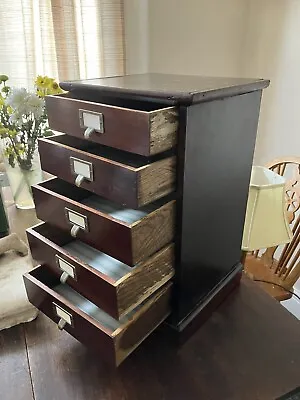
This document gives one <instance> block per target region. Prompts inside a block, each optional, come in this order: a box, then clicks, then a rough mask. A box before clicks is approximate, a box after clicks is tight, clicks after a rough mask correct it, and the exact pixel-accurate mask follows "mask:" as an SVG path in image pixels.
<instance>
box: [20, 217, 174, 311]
mask: <svg viewBox="0 0 300 400" xmlns="http://www.w3.org/2000/svg"><path fill="white" fill-rule="evenodd" d="M27 237H28V241H29V246H30V250H31V254H32V257H33V259H34V260H35V261H36V262H37V263H38V264H46V265H47V266H48V267H49V268H50V269H51V270H52V271H53V273H54V274H55V275H56V276H57V277H59V278H60V281H61V283H63V284H68V285H69V286H71V287H72V288H73V289H75V290H76V291H77V292H79V293H81V294H82V295H83V296H84V297H86V298H87V299H89V300H90V301H92V302H93V303H94V304H96V305H97V306H98V307H100V308H102V309H103V310H104V311H105V312H107V313H108V314H109V315H111V316H112V317H114V318H116V319H120V318H121V317H122V316H123V315H125V314H127V313H128V312H129V311H131V310H132V309H133V308H135V307H136V306H137V305H138V304H140V303H141V302H142V301H144V300H145V299H146V298H147V297H148V296H150V295H151V294H152V293H153V292H155V291H156V290H157V289H159V288H160V287H161V286H163V285H164V284H165V283H166V282H168V281H169V280H170V279H171V278H172V277H173V275H174V266H173V259H174V246H173V245H168V246H167V247H165V248H164V249H162V250H160V251H159V252H157V253H155V254H154V255H153V256H152V257H149V258H148V259H147V260H145V261H143V262H142V263H140V264H139V265H138V266H137V267H136V268H133V269H131V268H129V267H128V266H125V265H121V266H118V265H119V264H120V263H119V262H118V261H117V260H115V259H109V260H107V256H105V255H104V254H103V253H101V252H99V251H97V250H94V249H91V248H89V247H88V246H86V245H84V244H83V243H82V242H79V241H76V240H74V239H72V237H71V236H69V235H68V234H66V233H65V232H63V231H60V230H59V229H56V228H54V227H52V226H50V225H48V224H45V223H42V224H39V225H37V226H35V227H33V228H29V229H28V230H27ZM87 255H88V257H89V258H90V259H91V260H92V261H93V259H94V260H96V259H97V260H99V261H98V265H97V264H96V263H95V261H94V265H95V267H97V269H96V268H93V266H90V265H89V264H88V261H89V258H88V257H87ZM101 261H102V264H103V265H101ZM107 262H108V263H109V266H108V267H107V266H106V265H107ZM91 263H92V262H91ZM105 263H106V265H105ZM99 264H100V265H99ZM126 267H127V268H126Z"/></svg>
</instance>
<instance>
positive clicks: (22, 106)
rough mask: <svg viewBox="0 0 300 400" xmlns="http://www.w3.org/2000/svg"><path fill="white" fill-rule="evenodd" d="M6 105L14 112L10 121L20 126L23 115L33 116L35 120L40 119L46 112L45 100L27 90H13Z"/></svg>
mask: <svg viewBox="0 0 300 400" xmlns="http://www.w3.org/2000/svg"><path fill="white" fill-rule="evenodd" d="M6 104H7V105H8V106H10V107H11V108H12V109H13V110H14V113H13V114H12V115H11V118H10V121H11V122H14V123H18V124H19V125H20V124H21V123H22V115H23V116H28V115H30V114H33V116H34V118H36V119H39V118H41V116H42V115H43V111H44V100H43V99H41V98H40V97H38V96H37V95H36V94H34V93H29V92H28V91H27V90H26V89H25V88H21V89H19V88H13V89H11V91H10V94H9V96H8V97H7V99H6Z"/></svg>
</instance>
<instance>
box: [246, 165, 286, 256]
mask: <svg viewBox="0 0 300 400" xmlns="http://www.w3.org/2000/svg"><path fill="white" fill-rule="evenodd" d="M284 186H285V179H284V178H283V177H282V176H280V175H278V174H276V173H275V172H273V171H271V170H269V169H267V168H264V167H259V166H254V167H252V173H251V180H250V189H249V195H248V203H247V211H246V219H245V225H244V233H243V240H242V250H243V251H244V252H248V251H253V250H258V249H263V248H268V247H273V246H277V245H279V244H284V243H288V242H290V241H291V239H292V232H291V230H290V227H289V224H288V221H287V218H286V211H285V210H286V205H285V190H284ZM245 254H246V253H244V256H245Z"/></svg>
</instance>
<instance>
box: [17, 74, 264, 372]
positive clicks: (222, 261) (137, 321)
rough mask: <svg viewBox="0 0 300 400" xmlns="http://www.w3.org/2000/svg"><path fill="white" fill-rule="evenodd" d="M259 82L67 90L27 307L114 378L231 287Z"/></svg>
mask: <svg viewBox="0 0 300 400" xmlns="http://www.w3.org/2000/svg"><path fill="white" fill-rule="evenodd" d="M268 83H269V82H268V81H265V80H247V79H225V78H203V77H189V76H176V75H163V74H142V75H128V76H124V77H114V78H101V79H94V80H85V81H75V82H64V83H62V84H61V86H62V87H63V88H64V89H65V90H67V91H68V93H66V94H63V95H59V96H49V97H48V98H47V100H46V104H47V110H48V114H49V123H50V127H51V128H52V129H53V130H54V131H57V132H59V134H56V135H55V136H52V137H48V138H46V139H41V140H40V141H39V150H40V155H41V163H42V168H43V169H44V170H45V171H47V172H49V173H51V174H53V175H55V176H56V177H54V178H51V179H48V180H47V181H45V182H43V183H40V184H38V185H35V186H34V187H33V195H34V200H35V205H36V211H37V215H38V217H39V218H40V219H41V220H43V221H44V222H42V223H41V224H39V225H37V226H35V227H32V228H30V229H29V230H28V239H29V244H30V248H31V253H32V257H33V259H34V260H35V262H36V263H38V264H39V266H38V267H36V268H35V269H34V270H33V271H31V272H30V273H28V274H26V275H25V276H24V281H25V286H26V289H27V293H28V298H29V300H30V301H31V302H32V303H33V304H34V305H35V306H36V307H38V308H39V309H40V310H41V311H42V312H44V313H45V314H46V315H47V316H48V317H49V318H51V319H52V320H53V321H54V322H56V323H57V324H58V327H59V328H60V329H65V330H67V331H68V332H69V333H70V334H71V335H73V336H74V337H76V338H77V339H78V340H80V341H81V342H82V343H85V344H87V345H90V346H93V347H94V348H95V349H97V350H99V351H100V353H101V354H102V359H104V360H107V361H109V362H111V363H113V364H114V365H119V364H120V362H122V361H123V360H124V359H125V358H126V357H127V356H128V355H129V354H130V353H131V352H132V351H133V350H134V349H135V348H136V347H137V346H138V345H139V344H140V343H141V342H142V341H143V339H145V338H146V337H147V336H148V335H149V334H150V333H151V332H152V331H153V330H154V329H155V328H156V327H157V326H158V325H159V324H161V323H162V322H163V321H165V320H166V321H167V323H168V325H169V326H170V327H171V328H173V330H174V331H176V332H181V331H182V330H183V329H184V328H185V327H187V326H193V325H194V324H192V322H194V321H198V319H199V318H196V317H198V316H200V317H201V316H202V318H205V317H207V315H208V314H209V312H211V311H212V309H213V307H216V305H217V304H218V303H219V302H220V301H221V300H222V299H223V298H224V297H225V295H226V294H227V293H228V292H229V291H230V290H231V289H232V288H233V286H234V285H236V283H237V282H238V281H239V277H240V271H241V264H240V262H239V259H240V254H241V253H240V247H241V238H242V231H243V223H244V214H245V209H246V201H247V194H248V185H249V179H250V171H251V165H252V156H253V150H254V144H255V138H256V129H257V122H258V116H259V108H260V100H261V93H262V89H263V88H265V87H267V86H268Z"/></svg>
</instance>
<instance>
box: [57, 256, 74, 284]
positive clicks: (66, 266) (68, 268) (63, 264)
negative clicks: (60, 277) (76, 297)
mask: <svg viewBox="0 0 300 400" xmlns="http://www.w3.org/2000/svg"><path fill="white" fill-rule="evenodd" d="M56 259H57V263H58V266H59V268H60V269H61V270H62V271H65V272H66V273H67V274H68V275H69V276H71V277H72V278H73V279H74V278H75V277H76V275H75V267H73V265H71V264H70V263H68V262H67V261H65V260H64V259H62V258H60V257H59V256H58V255H56Z"/></svg>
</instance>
